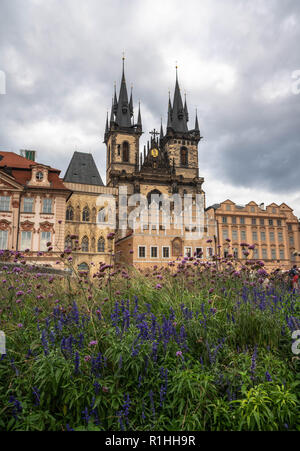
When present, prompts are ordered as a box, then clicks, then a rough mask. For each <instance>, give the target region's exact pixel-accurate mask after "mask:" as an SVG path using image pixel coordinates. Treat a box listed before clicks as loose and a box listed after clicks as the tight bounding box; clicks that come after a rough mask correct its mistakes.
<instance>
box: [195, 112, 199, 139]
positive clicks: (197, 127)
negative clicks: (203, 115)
mask: <svg viewBox="0 0 300 451" xmlns="http://www.w3.org/2000/svg"><path fill="white" fill-rule="evenodd" d="M195 131H196V132H198V133H200V129H199V122H198V111H197V110H196V120H195Z"/></svg>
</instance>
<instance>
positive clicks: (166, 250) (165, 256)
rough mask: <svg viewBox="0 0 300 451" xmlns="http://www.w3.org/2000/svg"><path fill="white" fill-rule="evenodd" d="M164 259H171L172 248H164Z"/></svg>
mask: <svg viewBox="0 0 300 451" xmlns="http://www.w3.org/2000/svg"><path fill="white" fill-rule="evenodd" d="M163 258H170V248H169V247H163Z"/></svg>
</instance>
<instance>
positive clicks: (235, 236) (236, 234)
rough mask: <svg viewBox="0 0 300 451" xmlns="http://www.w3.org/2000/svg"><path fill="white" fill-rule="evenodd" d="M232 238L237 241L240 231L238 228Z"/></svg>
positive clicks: (233, 232)
mask: <svg viewBox="0 0 300 451" xmlns="http://www.w3.org/2000/svg"><path fill="white" fill-rule="evenodd" d="M232 239H233V240H234V241H236V240H237V239H238V231H237V230H233V231H232Z"/></svg>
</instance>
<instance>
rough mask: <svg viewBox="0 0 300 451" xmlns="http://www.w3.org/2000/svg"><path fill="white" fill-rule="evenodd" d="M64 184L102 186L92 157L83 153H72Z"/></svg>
mask: <svg viewBox="0 0 300 451" xmlns="http://www.w3.org/2000/svg"><path fill="white" fill-rule="evenodd" d="M64 182H69V183H80V184H82V185H97V186H104V184H103V182H102V179H101V176H100V174H99V172H98V169H97V166H96V164H95V161H94V158H93V156H92V155H91V154H90V153H83V152H74V155H73V157H72V160H71V161H70V164H69V167H68V169H67V172H66V175H65V177H64Z"/></svg>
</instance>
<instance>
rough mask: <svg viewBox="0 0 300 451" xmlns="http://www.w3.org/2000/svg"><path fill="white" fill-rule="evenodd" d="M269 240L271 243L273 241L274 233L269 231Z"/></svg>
mask: <svg viewBox="0 0 300 451" xmlns="http://www.w3.org/2000/svg"><path fill="white" fill-rule="evenodd" d="M270 241H271V242H272V243H274V241H275V234H274V232H270Z"/></svg>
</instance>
